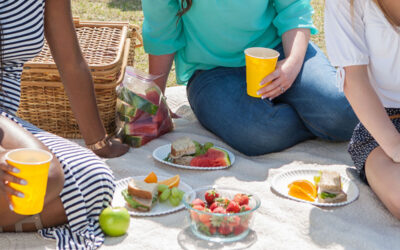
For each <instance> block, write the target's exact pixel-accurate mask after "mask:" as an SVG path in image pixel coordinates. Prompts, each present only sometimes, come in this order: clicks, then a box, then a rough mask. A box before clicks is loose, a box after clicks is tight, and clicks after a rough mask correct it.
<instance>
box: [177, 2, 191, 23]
mask: <svg viewBox="0 0 400 250" xmlns="http://www.w3.org/2000/svg"><path fill="white" fill-rule="evenodd" d="M191 7H192V0H182V2H181V10H180V11H178V13H177V14H176V15H177V16H178V20H179V19H181V17H182V16H183V14H185V13H186V12H188V11H189V9H190V8H191Z"/></svg>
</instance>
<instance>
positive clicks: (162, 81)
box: [149, 53, 175, 93]
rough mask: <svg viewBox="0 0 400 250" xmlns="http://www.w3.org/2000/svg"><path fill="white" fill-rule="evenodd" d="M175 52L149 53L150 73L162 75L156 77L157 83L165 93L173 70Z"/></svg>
mask: <svg viewBox="0 0 400 250" xmlns="http://www.w3.org/2000/svg"><path fill="white" fill-rule="evenodd" d="M174 56H175V53H173V54H167V55H160V56H155V55H149V73H150V74H152V75H160V76H161V77H160V78H158V79H156V80H155V82H156V84H157V85H158V86H159V87H160V89H161V91H162V92H163V93H164V92H165V88H166V84H167V79H168V75H169V71H170V70H171V66H172V62H173V60H174Z"/></svg>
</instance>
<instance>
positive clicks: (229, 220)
mask: <svg viewBox="0 0 400 250" xmlns="http://www.w3.org/2000/svg"><path fill="white" fill-rule="evenodd" d="M182 201H183V204H184V205H185V207H186V209H187V211H188V212H189V213H188V218H189V222H190V227H191V230H192V232H193V234H194V235H196V236H197V237H199V238H201V239H204V240H209V241H214V242H233V241H238V240H241V239H243V238H245V237H246V236H247V235H248V233H249V231H250V230H251V227H252V223H253V221H254V212H255V211H256V210H257V209H258V208H259V207H260V204H261V202H260V199H259V198H258V197H257V196H256V195H254V194H251V193H249V192H247V191H244V190H239V189H234V188H227V187H216V186H213V187H211V186H208V187H201V188H198V189H195V190H193V191H191V192H188V193H186V194H185V195H184V197H183V199H182Z"/></svg>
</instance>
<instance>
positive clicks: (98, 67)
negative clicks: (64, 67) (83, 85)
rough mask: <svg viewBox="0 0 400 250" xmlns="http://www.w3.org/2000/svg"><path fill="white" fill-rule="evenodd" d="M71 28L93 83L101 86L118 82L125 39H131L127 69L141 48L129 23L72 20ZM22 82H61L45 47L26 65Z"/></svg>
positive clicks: (48, 50) (136, 31) (47, 48)
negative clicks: (72, 27)
mask: <svg viewBox="0 0 400 250" xmlns="http://www.w3.org/2000/svg"><path fill="white" fill-rule="evenodd" d="M74 24H75V29H76V33H77V36H78V40H79V44H80V47H81V50H82V53H83V56H84V57H85V59H86V61H87V63H88V65H89V67H90V70H91V72H92V77H93V81H94V83H100V84H104V83H110V82H115V81H116V80H117V79H118V76H119V73H120V69H121V65H122V52H123V46H124V42H125V40H126V38H130V39H131V43H132V44H131V47H130V48H129V58H128V65H130V66H133V63H134V57H135V48H137V47H140V46H142V39H141V36H140V35H139V28H138V27H137V26H134V25H129V23H128V22H99V21H80V20H79V18H74ZM137 42H139V43H138V44H137ZM21 80H22V81H51V82H54V81H60V75H59V72H58V69H57V66H56V65H55V63H54V60H53V57H52V56H51V52H50V48H49V46H48V45H47V43H46V44H45V45H44V47H43V49H42V51H41V52H40V54H39V55H37V56H36V57H35V58H33V59H32V60H30V61H29V62H27V63H25V65H24V71H23V74H22V76H21Z"/></svg>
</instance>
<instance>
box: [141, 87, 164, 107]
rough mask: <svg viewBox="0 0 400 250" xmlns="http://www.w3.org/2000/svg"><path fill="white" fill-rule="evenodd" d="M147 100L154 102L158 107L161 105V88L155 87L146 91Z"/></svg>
mask: <svg viewBox="0 0 400 250" xmlns="http://www.w3.org/2000/svg"><path fill="white" fill-rule="evenodd" d="M145 92H146V99H147V100H149V101H150V102H152V103H153V104H155V105H158V104H159V103H160V97H161V90H160V88H158V87H156V86H153V87H150V88H148V89H146V91H145Z"/></svg>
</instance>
